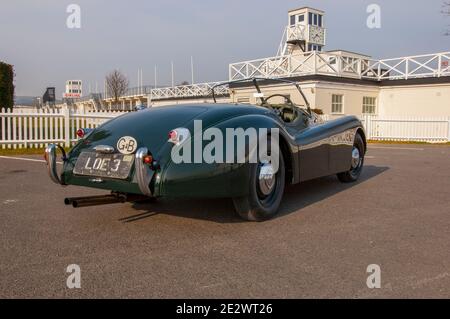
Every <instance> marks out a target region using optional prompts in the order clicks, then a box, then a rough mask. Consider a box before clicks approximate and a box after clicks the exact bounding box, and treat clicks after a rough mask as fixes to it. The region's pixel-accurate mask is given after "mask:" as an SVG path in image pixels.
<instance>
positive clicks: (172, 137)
mask: <svg viewBox="0 0 450 319" xmlns="http://www.w3.org/2000/svg"><path fill="white" fill-rule="evenodd" d="M189 137H191V133H190V132H189V130H188V129H187V128H182V127H180V128H176V129H174V130H172V131H170V132H169V140H168V142H170V143H173V144H176V145H179V144H181V143H183V142H184V141H185V140H187V139H188V138H189Z"/></svg>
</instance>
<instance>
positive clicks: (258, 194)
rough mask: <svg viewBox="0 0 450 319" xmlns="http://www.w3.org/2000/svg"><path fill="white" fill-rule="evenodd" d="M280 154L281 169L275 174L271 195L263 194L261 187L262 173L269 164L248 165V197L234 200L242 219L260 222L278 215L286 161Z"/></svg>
mask: <svg viewBox="0 0 450 319" xmlns="http://www.w3.org/2000/svg"><path fill="white" fill-rule="evenodd" d="M279 153H280V156H279V167H278V171H277V172H276V173H275V174H274V179H275V180H274V184H273V188H271V191H270V193H269V194H263V192H262V191H261V186H260V171H261V168H262V167H263V166H264V165H267V164H263V163H258V164H248V165H249V169H250V174H249V176H250V182H249V190H248V195H247V196H243V197H235V198H233V204H234V207H235V209H236V212H237V213H238V214H239V216H240V217H241V218H243V219H245V220H248V221H258V222H259V221H264V220H267V219H270V218H272V217H274V216H275V215H276V214H277V212H278V208H279V207H280V203H281V199H282V198H283V193H284V184H285V166H284V159H283V154H282V153H281V150H280V152H279ZM261 183H263V182H261ZM266 192H267V189H266Z"/></svg>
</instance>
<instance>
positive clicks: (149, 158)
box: [142, 155, 153, 165]
mask: <svg viewBox="0 0 450 319" xmlns="http://www.w3.org/2000/svg"><path fill="white" fill-rule="evenodd" d="M142 160H143V162H144V164H147V165H152V163H153V156H151V155H145V156H144V157H143V158H142Z"/></svg>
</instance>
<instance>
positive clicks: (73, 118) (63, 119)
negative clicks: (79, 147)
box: [0, 109, 125, 149]
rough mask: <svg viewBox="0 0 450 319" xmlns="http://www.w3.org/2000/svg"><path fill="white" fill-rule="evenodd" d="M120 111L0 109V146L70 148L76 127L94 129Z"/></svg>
mask: <svg viewBox="0 0 450 319" xmlns="http://www.w3.org/2000/svg"><path fill="white" fill-rule="evenodd" d="M123 113H125V112H121V111H98V112H86V113H84V112H75V111H70V110H68V109H62V110H59V109H56V110H55V109H52V110H35V111H32V112H31V111H29V110H13V111H11V110H7V109H0V133H1V135H0V147H1V148H2V149H5V148H14V149H16V148H27V147H30V148H42V147H45V146H46V145H47V144H49V143H57V144H60V145H64V146H67V147H68V146H71V145H73V144H74V143H75V142H76V141H77V140H78V137H77V135H76V131H77V129H79V128H95V127H97V126H99V125H100V124H102V123H103V122H105V121H107V120H109V119H112V118H114V117H116V116H119V115H121V114H123Z"/></svg>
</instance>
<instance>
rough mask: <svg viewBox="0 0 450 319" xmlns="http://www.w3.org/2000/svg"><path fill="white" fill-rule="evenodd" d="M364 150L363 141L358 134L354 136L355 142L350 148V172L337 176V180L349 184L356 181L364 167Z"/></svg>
mask: <svg viewBox="0 0 450 319" xmlns="http://www.w3.org/2000/svg"><path fill="white" fill-rule="evenodd" d="M365 152H366V150H365V147H364V141H363V139H362V137H361V135H360V134H358V133H357V134H356V136H355V142H354V144H353V148H352V161H351V166H350V170H348V171H346V172H342V173H339V174H337V177H338V179H339V180H340V181H341V182H342V183H351V182H355V181H357V180H358V178H359V175H361V171H362V168H363V165H364V154H365Z"/></svg>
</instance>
